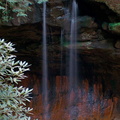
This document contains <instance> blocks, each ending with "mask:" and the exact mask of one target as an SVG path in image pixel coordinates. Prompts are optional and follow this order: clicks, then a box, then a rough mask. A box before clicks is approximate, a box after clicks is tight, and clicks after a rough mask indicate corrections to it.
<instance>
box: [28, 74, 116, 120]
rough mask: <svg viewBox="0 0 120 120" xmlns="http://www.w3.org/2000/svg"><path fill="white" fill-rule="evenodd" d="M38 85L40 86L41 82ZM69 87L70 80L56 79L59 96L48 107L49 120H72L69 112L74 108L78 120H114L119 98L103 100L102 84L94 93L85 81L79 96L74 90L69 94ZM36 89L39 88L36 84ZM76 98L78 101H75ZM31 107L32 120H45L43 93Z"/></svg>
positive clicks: (34, 99) (64, 78)
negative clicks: (33, 119) (76, 111)
mask: <svg viewBox="0 0 120 120" xmlns="http://www.w3.org/2000/svg"><path fill="white" fill-rule="evenodd" d="M36 79H37V78H36ZM37 81H38V80H37ZM36 84H39V82H37V83H36ZM68 85H69V84H68V78H67V77H66V76H64V77H62V79H61V77H60V76H57V77H56V94H57V95H56V96H55V98H54V100H53V101H52V102H51V101H50V105H48V106H47V108H48V110H49V112H50V119H49V120H70V118H71V113H70V112H69V110H72V109H74V106H75V107H77V110H78V114H77V115H76V118H77V120H114V119H113V118H114V117H115V116H114V109H115V108H116V105H117V102H118V98H117V97H113V98H111V99H105V98H103V94H102V84H100V83H96V84H94V85H93V91H90V90H89V89H90V86H89V83H88V80H85V81H83V83H82V86H83V87H81V88H79V89H78V92H77V94H76V93H75V92H74V91H73V90H72V91H71V93H70V94H68V88H69V86H68ZM34 87H37V88H38V86H37V85H35V84H34ZM37 88H35V91H34V93H35V92H36V93H38V89H37ZM76 97H77V101H75V99H76ZM89 97H90V98H91V99H89ZM74 102H75V103H74ZM72 104H74V105H72ZM29 106H30V107H33V109H34V110H33V114H34V115H32V118H38V119H39V120H45V119H44V118H43V113H44V112H43V103H42V94H41V93H38V96H35V97H34V98H33V100H32V102H31V103H30V104H29ZM73 112H74V110H73Z"/></svg>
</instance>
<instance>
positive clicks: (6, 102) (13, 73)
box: [0, 39, 32, 120]
mask: <svg viewBox="0 0 120 120" xmlns="http://www.w3.org/2000/svg"><path fill="white" fill-rule="evenodd" d="M11 52H15V48H13V44H12V43H10V42H8V43H6V42H5V41H4V39H2V40H0V120H30V117H27V114H28V113H30V111H31V110H32V109H31V108H29V107H26V104H25V103H26V101H30V100H29V99H30V97H29V95H30V94H31V91H32V89H28V88H25V87H23V86H20V87H16V86H15V84H18V83H19V82H20V81H21V80H22V79H24V78H25V77H26V76H25V75H24V72H25V71H29V68H28V67H29V65H28V63H27V62H25V61H24V62H22V61H15V58H16V56H15V55H12V54H11Z"/></svg>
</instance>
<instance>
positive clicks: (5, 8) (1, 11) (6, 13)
mask: <svg viewBox="0 0 120 120" xmlns="http://www.w3.org/2000/svg"><path fill="white" fill-rule="evenodd" d="M46 1H47V0H35V2H37V3H39V4H40V3H42V2H46ZM33 2H34V0H33V1H31V0H1V1H0V18H1V20H0V22H8V21H9V20H11V19H13V16H12V15H13V13H15V14H16V16H17V17H26V16H27V13H26V12H27V11H31V6H32V4H33Z"/></svg>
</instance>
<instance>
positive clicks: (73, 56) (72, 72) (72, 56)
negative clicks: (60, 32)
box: [69, 0, 77, 90]
mask: <svg viewBox="0 0 120 120" xmlns="http://www.w3.org/2000/svg"><path fill="white" fill-rule="evenodd" d="M76 43H77V3H76V1H75V0H73V3H72V13H71V28H70V50H69V82H70V86H69V87H70V90H72V89H75V88H76V87H77V49H76Z"/></svg>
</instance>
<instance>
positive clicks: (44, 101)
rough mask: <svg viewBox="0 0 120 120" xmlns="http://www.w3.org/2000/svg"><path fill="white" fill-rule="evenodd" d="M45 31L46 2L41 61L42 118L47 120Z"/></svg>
mask: <svg viewBox="0 0 120 120" xmlns="http://www.w3.org/2000/svg"><path fill="white" fill-rule="evenodd" d="M46 36H47V31H46V2H44V3H43V51H42V53H43V56H42V57H43V63H42V65H43V66H42V75H43V76H42V83H43V84H42V92H43V109H44V111H43V112H44V113H43V114H44V115H43V117H44V120H48V63H47V38H46Z"/></svg>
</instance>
